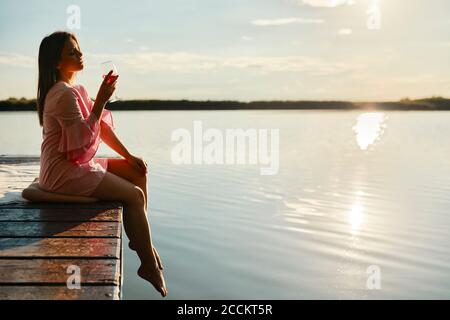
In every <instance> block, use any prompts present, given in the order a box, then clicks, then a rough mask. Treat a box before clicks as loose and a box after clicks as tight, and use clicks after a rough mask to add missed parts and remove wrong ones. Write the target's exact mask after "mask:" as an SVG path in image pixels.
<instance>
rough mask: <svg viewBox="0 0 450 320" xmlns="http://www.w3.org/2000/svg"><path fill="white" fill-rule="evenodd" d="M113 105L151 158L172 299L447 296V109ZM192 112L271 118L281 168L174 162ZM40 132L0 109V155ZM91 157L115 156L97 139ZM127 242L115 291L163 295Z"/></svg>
mask: <svg viewBox="0 0 450 320" xmlns="http://www.w3.org/2000/svg"><path fill="white" fill-rule="evenodd" d="M113 114H114V117H115V118H114V120H115V123H116V127H117V129H116V132H117V134H118V136H119V137H121V138H122V140H123V142H124V144H125V145H127V146H128V148H129V150H130V151H131V152H134V153H136V154H138V155H141V156H143V157H144V158H145V159H146V160H147V162H148V163H149V166H150V175H149V219H150V224H151V229H152V233H153V239H154V242H155V245H156V246H157V248H158V250H159V252H160V255H161V256H162V259H163V262H164V264H165V277H166V281H167V286H168V290H169V297H168V298H169V299H313V298H319V299H335V298H336V299H353V298H356V299H367V298H374V299H378V298H383V299H391V298H400V299H409V298H425V299H428V298H449V297H450V277H449V274H450V234H449V232H448V230H450V161H449V159H450V139H449V137H450V125H449V123H450V112H367V113H364V112H361V111H294V110H292V111H133V112H125V111H115V112H114V113H113ZM195 120H201V121H202V124H203V127H204V128H205V129H206V128H216V129H219V130H223V132H225V131H224V130H225V129H228V128H242V129H248V128H255V129H279V143H280V144H279V170H278V173H277V174H274V175H261V174H260V167H261V166H260V165H254V164H253V165H252V164H241V165H236V164H235V165H225V164H224V165H220V164H212V165H207V164H203V165H195V164H191V165H189V164H183V165H175V164H174V163H173V162H172V159H171V150H172V148H173V147H174V145H175V142H172V141H171V134H172V132H173V131H174V130H176V129H178V128H186V129H188V130H190V131H192V132H193V123H194V121H195ZM40 142H41V129H40V127H39V126H38V122H37V116H36V115H35V114H34V113H31V112H30V113H28V112H20V113H19V112H9V113H5V112H2V113H0V154H3V155H37V156H38V155H39V151H40ZM99 155H114V153H113V151H110V150H109V149H108V148H107V147H106V146H105V145H103V146H101V148H100V151H99ZM34 169H36V168H34ZM8 170H11V171H8ZM30 172H31V173H33V168H32V169H31V171H30ZM8 173H9V174H14V170H13V169H11V168H10V169H8V168H6V169H5V167H3V174H8ZM126 243H127V241H126ZM124 252H125V255H124V258H125V264H124V273H125V275H124V286H123V290H124V291H123V297H124V298H125V299H161V298H160V296H159V295H158V294H157V292H156V291H155V290H154V289H153V287H152V286H151V285H150V284H147V283H146V282H144V281H143V280H141V279H140V278H139V277H137V275H136V274H135V272H136V270H137V267H138V259H137V257H136V255H135V254H134V252H131V251H130V250H128V248H127V246H124ZM377 288H379V289H377Z"/></svg>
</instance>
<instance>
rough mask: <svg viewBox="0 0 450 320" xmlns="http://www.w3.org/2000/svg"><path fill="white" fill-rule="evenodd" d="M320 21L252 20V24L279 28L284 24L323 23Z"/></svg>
mask: <svg viewBox="0 0 450 320" xmlns="http://www.w3.org/2000/svg"><path fill="white" fill-rule="evenodd" d="M324 22H325V21H324V20H322V19H303V18H281V19H257V20H253V21H252V24H253V25H255V26H259V27H267V26H281V25H286V24H293V23H300V24H317V23H324Z"/></svg>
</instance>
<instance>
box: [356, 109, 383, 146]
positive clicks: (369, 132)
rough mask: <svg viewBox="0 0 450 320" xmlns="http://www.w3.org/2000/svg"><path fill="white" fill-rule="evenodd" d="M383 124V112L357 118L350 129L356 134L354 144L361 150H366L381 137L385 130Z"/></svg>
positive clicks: (369, 113)
mask: <svg viewBox="0 0 450 320" xmlns="http://www.w3.org/2000/svg"><path fill="white" fill-rule="evenodd" d="M385 122H386V115H385V114H384V113H383V112H367V113H362V114H360V115H359V116H358V118H357V119H356V124H355V125H354V126H353V128H352V129H353V131H354V132H355V133H356V142H357V143H358V146H359V147H360V149H361V150H367V148H368V147H369V146H370V145H371V144H373V143H374V142H375V141H376V140H378V139H379V138H380V137H381V135H382V134H383V132H384V129H385V128H386V123H385Z"/></svg>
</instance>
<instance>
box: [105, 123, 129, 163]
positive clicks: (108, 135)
mask: <svg viewBox="0 0 450 320" xmlns="http://www.w3.org/2000/svg"><path fill="white" fill-rule="evenodd" d="M100 138H101V139H102V140H103V142H105V143H106V144H107V145H108V146H109V147H110V148H111V149H113V150H114V151H115V152H117V153H118V154H120V155H121V156H122V157H124V158H125V159H129V158H130V157H131V153H130V152H129V151H128V149H127V148H126V147H125V146H124V145H123V144H122V142H121V141H120V140H119V138H118V137H117V136H116V133H115V132H114V130H113V129H111V127H110V126H108V125H106V124H104V123H103V122H102V123H101V129H100Z"/></svg>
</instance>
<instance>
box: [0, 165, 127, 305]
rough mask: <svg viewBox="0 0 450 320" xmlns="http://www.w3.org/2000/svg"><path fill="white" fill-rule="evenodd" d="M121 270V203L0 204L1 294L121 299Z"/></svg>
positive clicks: (11, 182)
mask: <svg viewBox="0 0 450 320" xmlns="http://www.w3.org/2000/svg"><path fill="white" fill-rule="evenodd" d="M0 165H1V163H0ZM9 165H10V163H9ZM18 177H19V178H18V179H19V180H20V175H19V176H18ZM33 177H34V175H30V177H29V182H30V183H31V181H33V179H32V178H33ZM19 182H21V183H22V184H23V183H24V182H26V183H28V182H27V181H26V179H25V180H24V177H23V176H22V180H20V181H15V180H14V179H2V178H1V177H0V184H2V185H3V186H5V183H6V184H8V185H11V186H13V185H17V183H19ZM122 271H123V263H122V205H121V203H119V202H94V203H88V204H81V203H44V202H39V203H38V202H36V203H30V202H26V201H23V202H12V203H6V204H0V299H15V300H21V299H41V300H42V299H44V300H47V299H55V300H60V299H64V300H65V299H82V300H93V299H102V300H110V299H111V300H112V299H120V298H121V285H122V280H123V276H122V274H123V272H122Z"/></svg>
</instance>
